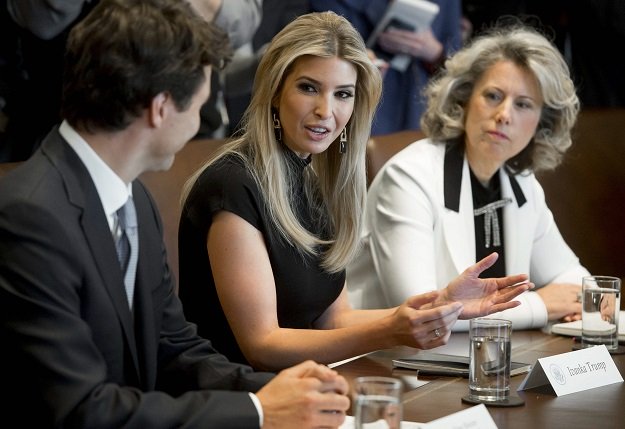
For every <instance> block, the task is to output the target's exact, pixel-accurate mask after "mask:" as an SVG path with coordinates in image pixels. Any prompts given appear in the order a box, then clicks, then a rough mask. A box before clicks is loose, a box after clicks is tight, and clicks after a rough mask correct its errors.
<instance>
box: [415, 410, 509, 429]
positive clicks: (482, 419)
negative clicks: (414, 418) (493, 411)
mask: <svg viewBox="0 0 625 429" xmlns="http://www.w3.org/2000/svg"><path fill="white" fill-rule="evenodd" d="M423 429H497V425H496V424H495V422H494V421H493V418H492V417H491V416H490V413H489V412H488V410H487V409H486V406H485V405H484V404H480V405H475V406H473V407H471V408H467V409H466V410H462V411H458V412H456V413H453V414H450V415H448V416H445V417H441V418H440V419H436V420H432V421H431V422H430V423H427V424H424V425H423Z"/></svg>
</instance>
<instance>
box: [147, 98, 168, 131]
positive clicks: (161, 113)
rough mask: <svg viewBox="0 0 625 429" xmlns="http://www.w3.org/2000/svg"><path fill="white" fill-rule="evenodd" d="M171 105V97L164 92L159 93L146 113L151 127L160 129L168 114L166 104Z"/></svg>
mask: <svg viewBox="0 0 625 429" xmlns="http://www.w3.org/2000/svg"><path fill="white" fill-rule="evenodd" d="M169 103H171V97H170V96H169V94H167V93H166V92H159V93H158V94H157V95H156V96H155V97H154V98H152V102H151V103H150V108H149V111H148V119H149V121H150V125H151V126H153V127H156V128H158V127H160V126H161V125H162V124H163V122H164V121H165V119H166V118H167V113H168V107H169V106H168V104H169Z"/></svg>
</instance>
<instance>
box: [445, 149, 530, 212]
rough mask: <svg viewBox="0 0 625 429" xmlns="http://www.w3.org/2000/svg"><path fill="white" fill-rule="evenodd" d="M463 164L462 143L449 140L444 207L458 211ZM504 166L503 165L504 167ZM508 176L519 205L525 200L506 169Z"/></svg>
mask: <svg viewBox="0 0 625 429" xmlns="http://www.w3.org/2000/svg"><path fill="white" fill-rule="evenodd" d="M463 164H464V144H462V143H461V142H458V141H454V142H449V143H447V145H446V148H445V164H444V167H443V168H444V182H443V183H444V185H443V186H444V193H445V207H446V208H448V209H450V210H453V211H455V212H459V211H460V188H461V185H462V165H463ZM504 168H505V167H504ZM506 173H508V177H509V178H510V186H511V187H512V192H513V193H514V197H515V199H516V201H517V204H518V206H519V207H522V206H523V204H525V203H526V202H527V199H526V198H525V195H523V191H522V190H521V186H520V185H519V182H517V180H516V178H515V177H514V175H513V174H511V173H510V171H508V169H506Z"/></svg>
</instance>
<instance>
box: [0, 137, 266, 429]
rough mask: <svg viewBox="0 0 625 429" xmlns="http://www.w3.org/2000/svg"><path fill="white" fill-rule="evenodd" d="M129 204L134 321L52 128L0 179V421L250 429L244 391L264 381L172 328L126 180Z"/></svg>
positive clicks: (148, 201)
mask: <svg viewBox="0 0 625 429" xmlns="http://www.w3.org/2000/svg"><path fill="white" fill-rule="evenodd" d="M133 195H134V200H135V205H136V208H137V216H138V221H139V240H140V255H139V262H138V267H137V284H136V291H135V304H134V324H133V314H131V312H130V310H129V307H128V304H127V301H126V298H125V294H124V286H123V279H122V273H121V269H120V267H119V263H118V261H117V256H116V253H115V247H114V243H113V238H112V235H111V232H110V230H109V226H108V223H107V221H106V215H105V213H104V210H103V208H102V204H101V202H100V199H99V196H98V193H97V191H96V188H95V185H94V184H93V182H92V180H91V177H90V176H89V174H88V172H87V170H86V168H85V167H84V165H83V164H82V162H81V161H80V159H79V158H78V156H77V155H76V154H75V152H74V151H73V150H72V149H71V148H70V147H69V145H68V144H67V142H65V141H64V139H63V138H62V137H61V136H60V134H59V133H58V129H57V128H55V129H54V130H53V131H52V132H51V133H50V135H49V136H48V137H47V138H46V139H45V140H44V143H43V145H42V147H41V148H40V149H39V150H38V151H37V152H36V153H35V154H34V155H33V157H32V158H31V159H30V160H28V161H27V162H26V163H25V164H23V165H22V166H21V167H19V168H17V169H16V170H14V171H12V172H11V173H9V174H8V175H7V176H5V177H4V178H3V179H2V180H1V181H0V318H1V319H0V321H1V326H0V335H1V337H0V339H1V344H2V352H0V376H1V379H0V391H2V394H1V395H2V396H1V397H0V404H2V405H1V407H2V417H1V418H2V419H3V420H4V419H8V415H9V414H14V415H15V414H17V418H18V419H19V420H18V421H19V422H20V423H19V426H20V427H37V428H45V427H72V428H78V427H81V428H82V427H84V428H90V429H93V428H104V427H107V428H120V427H128V428H151V429H153V428H170V427H204V428H208V427H214V428H229V427H237V428H244V427H257V426H258V414H257V412H256V409H255V407H254V405H253V403H252V401H251V400H250V398H249V395H248V394H247V393H246V391H247V390H249V391H255V390H257V389H258V388H259V387H260V386H262V385H263V384H264V383H266V382H267V381H268V380H269V379H270V377H271V374H266V373H264V374H263V373H253V372H252V371H251V369H250V368H249V367H246V366H241V365H236V364H233V363H230V362H228V361H227V360H226V359H225V358H224V357H223V356H222V355H220V354H218V353H217V352H216V351H215V350H214V349H213V348H212V346H211V344H210V342H208V341H206V340H203V339H201V338H199V337H198V336H197V335H196V330H195V326H194V325H192V324H189V323H187V322H186V321H185V318H184V316H183V312H182V307H181V304H180V301H179V300H178V298H177V296H176V294H175V292H174V288H173V282H172V279H171V275H170V271H169V267H168V266H167V258H166V254H165V248H164V244H163V241H162V228H161V221H160V218H159V215H158V213H157V211H156V208H155V206H154V202H153V201H152V198H151V197H150V195H149V194H148V192H147V190H146V189H145V188H144V187H143V185H142V184H141V183H139V182H138V181H137V182H135V183H134V184H133ZM172 204H177V202H175V201H172ZM133 325H134V326H133ZM20 412H21V414H18V413H20Z"/></svg>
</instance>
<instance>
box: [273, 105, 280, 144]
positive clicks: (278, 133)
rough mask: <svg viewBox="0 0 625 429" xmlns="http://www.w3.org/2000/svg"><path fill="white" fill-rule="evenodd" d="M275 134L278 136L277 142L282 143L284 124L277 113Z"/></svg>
mask: <svg viewBox="0 0 625 429" xmlns="http://www.w3.org/2000/svg"><path fill="white" fill-rule="evenodd" d="M273 133H274V134H275V136H276V141H278V142H281V141H282V124H281V123H280V119H279V118H278V115H277V114H276V113H275V112H274V113H273Z"/></svg>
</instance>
